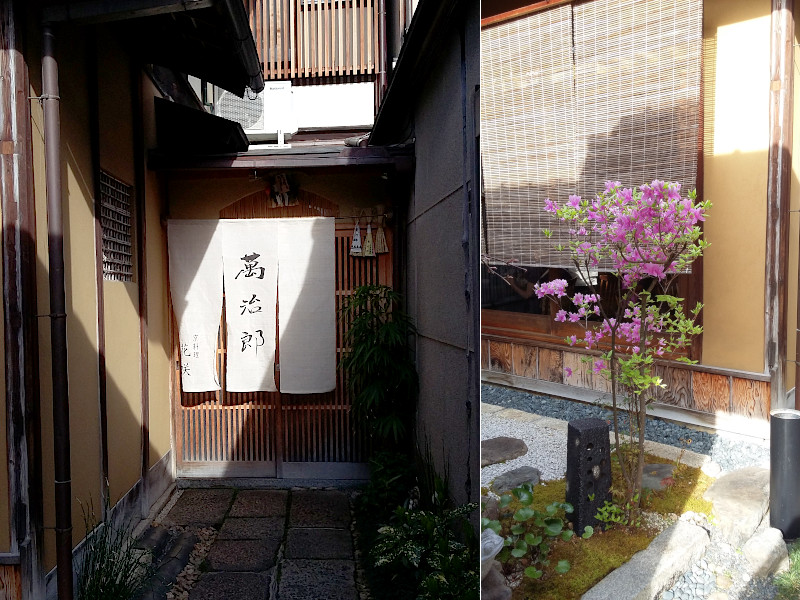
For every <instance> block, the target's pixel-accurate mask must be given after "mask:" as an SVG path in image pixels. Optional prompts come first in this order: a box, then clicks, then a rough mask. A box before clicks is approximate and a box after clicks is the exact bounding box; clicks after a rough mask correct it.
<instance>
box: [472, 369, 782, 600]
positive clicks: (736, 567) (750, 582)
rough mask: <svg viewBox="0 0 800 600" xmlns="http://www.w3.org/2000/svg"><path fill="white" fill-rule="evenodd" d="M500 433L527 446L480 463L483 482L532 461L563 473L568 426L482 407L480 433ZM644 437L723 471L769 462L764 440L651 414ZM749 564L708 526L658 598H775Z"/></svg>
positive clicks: (515, 400) (568, 413)
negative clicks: (703, 542)
mask: <svg viewBox="0 0 800 600" xmlns="http://www.w3.org/2000/svg"><path fill="white" fill-rule="evenodd" d="M481 401H482V402H485V403H487V404H494V405H498V406H504V407H509V408H516V409H518V410H523V411H526V412H529V413H533V414H537V415H541V416H546V417H552V418H555V419H561V420H564V421H570V420H573V419H586V418H590V417H595V418H601V419H606V420H609V421H610V419H611V411H609V410H607V409H605V408H602V407H598V406H591V405H587V404H581V403H578V402H571V401H568V400H561V399H558V398H551V397H547V396H540V395H535V394H531V393H527V392H523V391H519V390H512V389H509V388H503V387H500V386H494V385H489V384H484V385H483V387H482V390H481ZM609 428H610V425H609ZM501 435H507V436H511V437H516V438H519V439H522V440H524V441H525V443H526V444H527V446H528V448H529V449H530V450H529V452H528V453H527V454H526V455H525V456H522V457H520V458H517V459H515V460H513V461H508V462H506V463H504V464H501V465H490V466H488V467H484V468H483V469H481V486H488V485H489V484H490V483H491V481H492V479H494V478H495V477H497V476H498V475H500V474H501V473H504V472H505V471H508V470H510V469H514V468H517V467H520V466H533V467H536V468H537V469H539V470H540V471H541V473H542V479H559V478H561V477H563V476H564V474H565V473H566V435H567V434H566V431H561V430H555V429H551V428H548V427H542V426H537V425H536V424H535V423H523V422H519V421H514V420H511V419H507V418H502V417H498V416H497V415H495V414H486V413H481V439H489V438H493V437H497V436H501ZM645 437H646V438H647V439H649V440H653V441H656V442H661V443H664V444H670V445H672V446H676V447H679V448H689V449H691V450H692V451H694V452H698V453H700V454H706V455H708V456H710V457H711V459H712V460H713V461H714V462H716V463H717V464H719V465H720V467H721V468H722V469H723V471H732V470H734V469H739V468H742V467H747V466H759V467H769V446H768V444H764V443H747V442H744V441H742V440H741V439H736V438H731V437H726V436H725V435H724V434H714V433H707V432H702V431H698V430H695V429H690V428H688V427H684V426H681V425H676V424H674V423H670V422H667V421H664V420H662V419H658V418H653V417H650V418H648V420H647V425H646V428H645ZM688 440H691V442H688ZM747 570H748V569H747V563H746V560H745V558H744V555H743V554H742V553H741V551H738V550H737V549H736V548H733V547H732V546H730V545H729V544H727V543H725V542H724V541H723V540H722V539H719V536H718V535H716V532H715V529H714V528H713V527H711V544H710V545H709V547H708V550H707V551H706V553H705V555H704V556H703V557H702V559H701V560H699V561H698V562H697V563H695V564H694V565H692V567H691V568H690V569H689V570H688V571H687V572H686V573H684V574H683V575H682V576H681V577H680V579H679V580H678V581H677V582H676V584H675V585H674V586H673V587H672V588H671V589H670V590H668V591H666V592H664V593H663V594H662V595H661V596H660V597H659V600H773V599H774V598H775V597H776V594H777V589H776V587H775V586H774V584H773V582H772V579H771V578H761V579H752V578H751V577H750V576H749V575H748V574H747Z"/></svg>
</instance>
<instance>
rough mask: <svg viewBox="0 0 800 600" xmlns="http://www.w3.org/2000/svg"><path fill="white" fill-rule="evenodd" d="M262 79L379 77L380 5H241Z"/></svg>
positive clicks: (278, 1)
mask: <svg viewBox="0 0 800 600" xmlns="http://www.w3.org/2000/svg"><path fill="white" fill-rule="evenodd" d="M245 3H246V6H247V9H248V14H249V15H250V28H251V29H252V31H253V34H254V37H255V40H256V47H257V48H258V52H259V55H260V57H261V61H262V63H263V65H264V78H265V79H304V78H322V77H347V76H356V75H373V74H376V73H378V71H379V70H380V69H379V61H380V56H381V53H380V45H379V37H380V31H381V29H380V26H379V24H380V21H379V20H380V17H381V15H379V4H380V0H245Z"/></svg>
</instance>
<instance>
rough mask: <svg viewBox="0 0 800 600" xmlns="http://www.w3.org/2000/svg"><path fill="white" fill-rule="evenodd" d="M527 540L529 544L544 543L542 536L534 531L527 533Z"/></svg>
mask: <svg viewBox="0 0 800 600" xmlns="http://www.w3.org/2000/svg"><path fill="white" fill-rule="evenodd" d="M525 541H526V542H527V543H528V545H529V546H538V545H539V544H541V543H542V536H540V535H533V534H532V533H526V534H525Z"/></svg>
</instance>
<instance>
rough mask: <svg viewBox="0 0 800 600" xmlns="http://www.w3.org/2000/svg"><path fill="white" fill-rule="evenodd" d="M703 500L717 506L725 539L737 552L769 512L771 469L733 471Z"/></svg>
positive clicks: (754, 468) (704, 495)
mask: <svg viewBox="0 0 800 600" xmlns="http://www.w3.org/2000/svg"><path fill="white" fill-rule="evenodd" d="M703 497H704V498H705V499H706V500H709V501H711V502H712V504H713V505H714V516H715V517H716V522H717V527H718V528H719V531H720V533H721V534H722V537H723V539H725V540H726V541H727V542H728V543H730V544H731V545H733V546H734V547H737V548H738V547H740V546H741V545H742V544H744V543H745V542H746V541H747V540H748V539H749V538H750V536H752V535H753V533H754V532H755V530H756V528H757V527H758V525H759V523H761V521H762V519H763V518H764V515H765V514H766V512H767V509H768V508H769V469H764V468H761V467H746V468H744V469H737V470H736V471H731V472H730V473H727V474H725V475H723V476H722V477H720V478H719V479H717V480H716V481H715V482H714V483H712V484H711V486H710V487H709V488H708V489H707V490H706V492H705V494H703Z"/></svg>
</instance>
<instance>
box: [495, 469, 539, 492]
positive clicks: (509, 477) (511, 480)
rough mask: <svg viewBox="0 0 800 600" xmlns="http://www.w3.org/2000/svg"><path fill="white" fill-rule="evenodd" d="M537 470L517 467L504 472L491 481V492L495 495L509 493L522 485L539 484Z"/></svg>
mask: <svg viewBox="0 0 800 600" xmlns="http://www.w3.org/2000/svg"><path fill="white" fill-rule="evenodd" d="M541 475H542V474H541V472H540V471H539V469H535V468H534V467H519V468H516V469H512V470H510V471H506V472H505V473H503V474H502V475H500V476H499V477H495V479H494V481H492V491H493V492H494V493H495V494H503V493H504V492H509V491H511V490H513V489H514V488H517V487H519V486H521V485H522V484H523V483H530V484H531V485H536V484H538V483H539V478H540V477H541Z"/></svg>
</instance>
